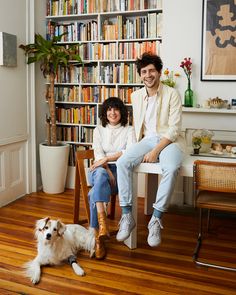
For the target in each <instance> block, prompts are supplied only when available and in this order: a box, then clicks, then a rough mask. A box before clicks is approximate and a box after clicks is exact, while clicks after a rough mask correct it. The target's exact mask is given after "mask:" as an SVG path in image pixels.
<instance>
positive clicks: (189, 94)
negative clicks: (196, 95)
mask: <svg viewBox="0 0 236 295" xmlns="http://www.w3.org/2000/svg"><path fill="white" fill-rule="evenodd" d="M184 106H185V107H192V106H193V90H192V89H191V83H190V79H188V88H187V89H186V90H185V92H184Z"/></svg>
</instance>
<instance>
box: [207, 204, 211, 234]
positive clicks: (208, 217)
mask: <svg viewBox="0 0 236 295" xmlns="http://www.w3.org/2000/svg"><path fill="white" fill-rule="evenodd" d="M210 218H211V209H208V211H207V232H209V229H210Z"/></svg>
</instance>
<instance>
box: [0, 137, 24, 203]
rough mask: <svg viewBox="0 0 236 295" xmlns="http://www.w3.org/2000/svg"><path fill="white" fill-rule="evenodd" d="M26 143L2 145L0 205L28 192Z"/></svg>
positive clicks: (0, 147)
mask: <svg viewBox="0 0 236 295" xmlns="http://www.w3.org/2000/svg"><path fill="white" fill-rule="evenodd" d="M25 145H26V143H25V142H20V143H13V144H8V145H4V146H0V207H2V206H4V205H6V204H8V203H10V202H12V201H14V200H15V199H17V198H19V197H21V196H23V195H25V193H26V177H25V175H26V164H25V159H26V148H25Z"/></svg>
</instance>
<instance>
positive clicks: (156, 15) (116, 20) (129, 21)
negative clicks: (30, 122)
mask: <svg viewBox="0 0 236 295" xmlns="http://www.w3.org/2000/svg"><path fill="white" fill-rule="evenodd" d="M46 23H47V25H46V35H47V38H48V39H51V38H52V37H53V36H57V35H61V34H63V33H66V34H65V35H63V38H62V41H61V45H63V46H67V45H68V44H75V45H76V50H77V53H79V54H80V56H81V58H82V60H83V65H82V66H81V65H78V64H76V62H73V61H71V63H70V67H69V68H63V67H60V68H59V69H58V73H57V76H56V81H55V96H56V103H57V121H58V139H59V140H61V141H65V142H69V143H70V144H71V150H72V151H75V150H76V149H77V148H78V146H91V144H92V136H93V129H94V128H95V126H96V124H98V123H99V106H100V105H101V104H102V103H103V101H104V100H105V99H107V98H108V97H109V96H118V97H120V98H121V99H122V100H123V101H124V103H125V104H127V105H128V107H129V108H130V109H129V114H130V118H129V119H130V122H132V112H131V106H130V103H131V101H130V96H131V93H132V92H133V91H135V90H137V89H138V88H139V87H141V86H142V84H141V81H140V77H139V75H138V74H137V71H136V68H135V60H136V58H137V57H139V56H140V55H141V54H142V53H143V52H147V51H149V52H153V53H157V54H159V55H160V51H161V41H162V1H161V0H130V1H127V0H114V1H112V0H107V1H104V0H94V1H90V0H87V1H86V0H83V1H82V0H57V1H55V0H46ZM72 154H73V153H72ZM70 158H71V165H73V164H74V156H73V155H72V156H71V157H70Z"/></svg>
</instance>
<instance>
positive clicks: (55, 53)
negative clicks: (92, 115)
mask: <svg viewBox="0 0 236 295" xmlns="http://www.w3.org/2000/svg"><path fill="white" fill-rule="evenodd" d="M63 35H64V34H62V35H60V36H54V37H53V39H52V40H46V39H45V38H44V37H43V36H41V35H40V34H36V35H35V42H34V43H31V44H28V45H23V44H21V45H20V46H19V47H20V48H21V49H23V50H24V52H25V55H26V56H27V64H31V63H36V62H40V69H41V71H42V73H43V76H44V77H45V78H46V77H47V78H49V82H50V83H49V91H48V92H47V95H46V99H47V101H48V107H49V116H47V117H46V126H47V141H46V143H43V144H40V147H39V152H40V168H41V176H42V183H43V190H44V191H45V192H47V193H61V192H63V191H64V188H65V181H66V175H67V166H68V156H69V145H62V144H58V142H57V125H56V104H55V96H54V85H55V77H56V74H57V71H58V66H59V65H60V66H64V67H68V66H69V62H70V61H72V60H76V61H77V62H78V63H80V64H82V60H81V57H80V56H79V55H78V54H76V52H77V46H76V45H67V46H66V47H65V46H62V45H60V44H59V43H58V42H60V41H61V38H62V36H63ZM61 150H62V152H61ZM57 153H59V154H57ZM51 160H54V161H55V162H53V163H52V162H51ZM49 161H50V162H49ZM57 164H59V166H57ZM57 172H61V173H62V175H57ZM54 183H55V185H56V186H55V187H54Z"/></svg>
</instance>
